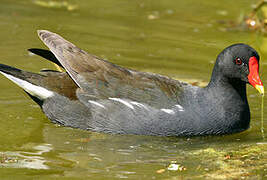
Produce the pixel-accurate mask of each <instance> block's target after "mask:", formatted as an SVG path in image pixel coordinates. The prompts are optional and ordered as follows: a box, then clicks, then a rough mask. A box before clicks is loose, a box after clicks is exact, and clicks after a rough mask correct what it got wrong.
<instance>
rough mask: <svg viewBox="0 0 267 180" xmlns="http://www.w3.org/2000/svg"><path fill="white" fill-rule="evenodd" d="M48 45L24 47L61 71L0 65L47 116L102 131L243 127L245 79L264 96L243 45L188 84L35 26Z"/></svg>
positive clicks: (209, 131) (170, 132) (255, 59)
mask: <svg viewBox="0 0 267 180" xmlns="http://www.w3.org/2000/svg"><path fill="white" fill-rule="evenodd" d="M37 33H38V36H39V38H40V39H41V40H42V42H43V43H44V44H45V45H46V46H47V47H48V49H49V50H46V49H38V48H32V49H29V51H30V52H32V53H34V54H36V55H39V56H41V57H43V58H45V59H46V60H48V61H51V62H53V63H54V64H56V65H58V66H60V67H61V68H62V69H64V71H55V70H41V71H40V72H39V73H33V72H28V71H24V70H20V69H17V68H15V67H11V66H8V65H4V64H0V73H1V74H3V75H4V76H5V77H6V78H8V79H9V80H11V81H13V82H14V83H15V84H17V85H18V86H20V87H21V88H22V89H23V90H24V91H25V92H26V93H27V94H28V95H29V96H30V97H31V98H32V99H33V100H34V101H35V102H36V103H37V104H38V105H39V106H40V108H41V109H42V111H43V112H44V114H45V115H46V116H47V118H48V119H50V120H51V122H53V123H56V124H60V125H62V126H67V127H72V128H79V129H83V130H88V131H92V132H101V133H109V134H133V135H148V136H150V135H151V136H185V137H186V136H207V135H225V134H232V133H238V132H242V131H245V130H247V129H248V128H249V125H250V109H249V104H248V100H247V93H246V84H250V85H252V86H253V87H254V88H256V89H257V90H258V91H259V93H261V94H264V86H263V84H262V81H261V79H260V76H259V60H260V57H259V55H258V53H257V52H256V50H254V49H253V48H252V47H250V46H249V45H246V44H243V43H238V44H233V45H230V46H228V47H226V48H225V49H224V50H222V52H221V53H220V54H219V55H218V56H217V59H216V62H215V64H214V68H213V71H212V75H211V78H210V82H209V83H208V85H207V86H205V87H198V86H194V85H191V84H188V83H185V82H181V81H179V80H176V79H172V78H170V77H167V76H163V75H159V74H155V73H150V72H141V71H136V70H132V69H127V68H124V67H121V66H118V65H116V64H113V63H111V62H109V61H107V60H103V59H101V58H99V57H97V56H95V55H92V54H89V53H87V52H85V51H83V50H82V49H80V48H78V47H77V46H75V45H74V44H72V43H71V42H69V41H67V40H65V39H64V38H63V37H61V36H60V35H58V34H56V33H53V32H50V31H47V30H38V31H37Z"/></svg>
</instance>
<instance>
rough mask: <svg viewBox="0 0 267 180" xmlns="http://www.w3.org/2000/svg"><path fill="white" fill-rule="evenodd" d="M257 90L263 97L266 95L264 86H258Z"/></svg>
mask: <svg viewBox="0 0 267 180" xmlns="http://www.w3.org/2000/svg"><path fill="white" fill-rule="evenodd" d="M255 88H256V89H257V90H258V91H259V93H260V94H261V95H264V87H263V86H262V85H256V86H255Z"/></svg>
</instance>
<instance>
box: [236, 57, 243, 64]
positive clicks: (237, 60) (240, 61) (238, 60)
mask: <svg viewBox="0 0 267 180" xmlns="http://www.w3.org/2000/svg"><path fill="white" fill-rule="evenodd" d="M235 63H236V64H237V65H241V64H242V60H241V59H240V58H239V57H238V58H236V59H235Z"/></svg>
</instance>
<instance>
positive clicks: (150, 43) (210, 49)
mask: <svg viewBox="0 0 267 180" xmlns="http://www.w3.org/2000/svg"><path fill="white" fill-rule="evenodd" d="M56 2H57V4H52V5H51V4H49V1H47V0H43V1H35V0H16V1H15V0H1V3H0V62H1V63H3V64H9V65H11V66H15V67H18V68H21V69H26V70H29V71H34V72H38V71H39V70H40V69H42V68H50V69H51V68H54V66H53V65H51V64H50V63H48V62H46V61H44V60H42V59H41V58H39V57H36V56H31V55H29V53H28V52H27V51H26V49H28V48H32V47H37V48H38V47H39V48H40V47H41V48H44V45H43V44H42V43H41V42H40V40H39V39H38V37H37V34H36V30H37V29H47V30H50V31H53V32H56V33H58V34H61V35H62V36H63V37H65V38H66V39H68V40H70V41H71V42H73V43H74V44H76V45H77V46H79V47H81V48H83V49H84V50H86V51H88V52H89V53H92V54H96V55H97V56H100V57H102V58H105V59H108V60H110V61H111V62H113V63H116V64H119V65H121V66H125V67H129V68H133V69H137V70H141V71H150V72H155V73H161V74H165V75H168V76H171V77H174V78H178V79H187V80H188V79H189V80H193V81H200V82H207V81H208V80H209V78H210V74H211V71H212V67H213V62H214V60H215V58H216V55H217V54H218V53H219V52H220V51H221V50H222V49H223V48H225V47H226V46H228V45H230V44H232V43H236V42H243V43H248V44H250V45H251V46H253V47H254V48H255V49H257V50H258V51H259V52H260V55H261V70H260V73H261V78H262V81H263V84H267V80H266V79H267V75H266V73H265V72H266V70H265V69H266V65H267V61H266V58H267V38H266V37H265V36H264V35H262V34H260V33H257V32H248V31H239V30H231V31H229V30H227V29H226V28H225V25H223V24H220V23H218V22H220V21H222V20H224V21H237V20H238V18H239V17H240V14H246V13H248V12H249V10H250V8H251V5H252V3H253V2H256V1H251V0H236V1H234V3H233V1H230V0H221V1H213V0H206V1H199V0H186V1H182V0H180V1H173V0H97V1H96V0H91V1H86V0H69V1H66V2H65V4H64V3H63V1H56ZM72 8H74V10H72ZM0 87H1V89H0V93H1V95H0V109H1V111H0V115H1V117H0V179H22V180H24V179H119V178H122V179H123V178H128V179H192V178H196V179H226V178H227V179H241V178H244V179H264V178H267V153H266V152H267V141H266V139H263V135H262V133H261V128H262V127H261V124H262V123H261V104H260V103H261V98H260V96H259V95H258V92H257V91H256V90H255V89H253V88H252V87H248V97H249V103H250V109H251V114H252V118H251V128H250V129H249V130H247V131H245V132H243V133H240V134H235V135H228V136H219V137H196V138H166V137H150V136H133V135H128V136H126V135H123V136H120V135H107V134H99V133H91V132H86V131H81V130H77V129H71V128H66V127H60V126H57V125H54V124H52V123H50V121H49V120H48V119H47V118H46V117H45V116H44V115H43V114H42V112H41V110H40V109H39V107H38V106H37V105H36V104H35V103H34V102H33V101H31V100H30V98H28V97H27V95H25V93H24V92H23V91H22V90H21V89H20V88H18V87H17V86H16V85H14V84H13V83H12V82H10V81H9V80H7V79H6V78H4V77H2V76H1V77H0ZM265 102H267V101H265ZM266 108H267V106H266V105H264V112H267V109H266ZM266 118H267V116H264V119H263V122H264V123H263V124H264V129H267V122H266ZM265 133H266V132H265ZM265 137H266V134H265ZM174 161H175V162H174ZM170 164H179V165H180V166H183V167H184V169H182V170H181V171H179V170H178V171H171V170H168V166H169V165H170Z"/></svg>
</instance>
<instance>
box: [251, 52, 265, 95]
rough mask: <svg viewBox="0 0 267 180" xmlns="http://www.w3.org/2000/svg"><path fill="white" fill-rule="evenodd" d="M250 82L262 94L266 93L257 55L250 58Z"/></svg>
mask: <svg viewBox="0 0 267 180" xmlns="http://www.w3.org/2000/svg"><path fill="white" fill-rule="evenodd" d="M248 64H249V75H248V81H249V83H250V84H251V85H252V86H253V87H255V88H256V89H257V90H258V91H259V92H260V94H262V95H264V87H263V84H262V82H261V79H260V76H259V63H258V60H257V58H256V57H254V56H253V57H251V58H249V62H248Z"/></svg>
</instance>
